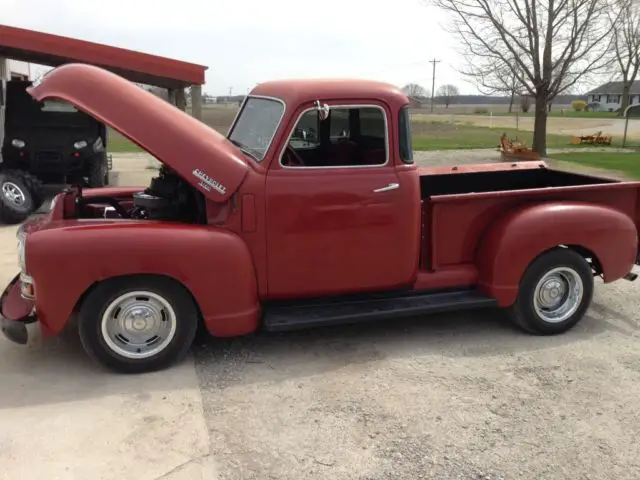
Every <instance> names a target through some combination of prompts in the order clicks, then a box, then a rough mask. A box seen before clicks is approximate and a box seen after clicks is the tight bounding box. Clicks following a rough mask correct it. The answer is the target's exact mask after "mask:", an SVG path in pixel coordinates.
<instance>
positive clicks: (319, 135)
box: [280, 106, 389, 168]
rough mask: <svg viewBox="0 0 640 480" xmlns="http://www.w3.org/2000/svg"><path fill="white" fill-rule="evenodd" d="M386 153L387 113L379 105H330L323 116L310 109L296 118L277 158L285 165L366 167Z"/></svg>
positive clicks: (384, 160) (383, 161)
mask: <svg viewBox="0 0 640 480" xmlns="http://www.w3.org/2000/svg"><path fill="white" fill-rule="evenodd" d="M388 157H389V139H388V128H387V117H386V113H385V111H384V109H382V108H381V107H378V106H337V107H331V109H330V110H329V116H328V118H327V119H326V120H320V118H319V114H318V111H317V110H316V109H315V108H314V109H309V110H307V111H305V112H304V113H303V114H302V115H301V116H300V117H299V119H298V121H297V123H296V125H295V127H294V128H293V131H292V133H291V137H290V139H289V141H288V143H287V146H286V147H285V149H284V151H283V153H282V157H281V159H280V162H281V165H283V166H285V167H301V168H304V167H316V168H317V167H365V166H380V165H385V164H386V163H387V161H388Z"/></svg>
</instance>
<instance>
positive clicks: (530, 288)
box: [509, 248, 593, 335]
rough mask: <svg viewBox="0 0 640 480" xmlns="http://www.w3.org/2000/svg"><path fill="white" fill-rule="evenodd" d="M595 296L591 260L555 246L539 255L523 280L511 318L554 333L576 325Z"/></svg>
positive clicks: (537, 331)
mask: <svg viewBox="0 0 640 480" xmlns="http://www.w3.org/2000/svg"><path fill="white" fill-rule="evenodd" d="M592 298H593V271H592V269H591V266H590V265H589V263H588V262H587V261H586V260H585V259H584V258H583V257H582V256H581V255H580V254H578V253H576V252H574V251H573V250H570V249H568V248H555V249H553V250H550V251H548V252H546V253H544V254H542V255H541V256H539V257H538V258H536V259H535V260H534V261H533V262H532V263H531V264H530V265H529V267H528V268H527V270H526V271H525V274H524V276H523V277H522V280H521V282H520V288H519V293H518V298H517V300H516V302H515V303H514V305H513V306H512V307H511V308H510V309H509V316H510V317H511V320H512V321H513V322H514V323H515V324H516V325H517V326H519V327H520V328H522V329H524V330H526V331H527V332H529V333H533V334H537V335H554V334H558V333H563V332H566V331H567V330H569V329H571V328H572V327H574V326H575V325H576V324H577V323H578V322H579V321H580V320H581V319H582V318H583V316H584V314H585V313H586V311H587V309H588V308H589V305H590V304H591V300H592Z"/></svg>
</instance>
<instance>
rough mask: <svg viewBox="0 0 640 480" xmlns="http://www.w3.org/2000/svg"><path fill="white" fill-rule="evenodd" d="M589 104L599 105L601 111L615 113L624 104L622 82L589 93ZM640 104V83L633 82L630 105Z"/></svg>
mask: <svg viewBox="0 0 640 480" xmlns="http://www.w3.org/2000/svg"><path fill="white" fill-rule="evenodd" d="M587 102H588V103H590V104H591V103H599V104H600V110H603V111H605V112H607V111H608V112H615V111H617V110H618V109H620V105H621V104H622V82H609V83H605V84H604V85H600V86H599V87H597V88H594V89H593V90H591V91H590V92H588V93H587ZM638 103H640V81H636V82H633V85H632V86H631V91H630V92H629V104H630V105H633V104H638Z"/></svg>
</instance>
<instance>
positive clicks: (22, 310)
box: [0, 275, 38, 345]
mask: <svg viewBox="0 0 640 480" xmlns="http://www.w3.org/2000/svg"><path fill="white" fill-rule="evenodd" d="M20 288H21V286H20V275H16V276H15V277H14V278H13V280H11V282H10V283H9V285H7V287H6V288H5V289H4V292H2V296H0V329H2V333H3V335H4V336H5V337H6V338H7V339H9V340H11V341H12V342H15V343H19V344H21V345H26V344H27V343H28V342H29V338H30V330H31V329H32V327H37V324H36V322H37V320H38V319H37V317H36V315H35V302H34V301H33V300H28V299H26V298H24V297H22V295H21V294H20Z"/></svg>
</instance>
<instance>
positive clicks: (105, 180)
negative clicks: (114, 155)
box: [87, 152, 109, 188]
mask: <svg viewBox="0 0 640 480" xmlns="http://www.w3.org/2000/svg"><path fill="white" fill-rule="evenodd" d="M108 184H109V166H108V162H107V152H100V153H97V154H96V155H94V156H93V157H91V158H90V159H89V180H88V182H87V186H88V187H89V188H100V187H104V186H106V185H108Z"/></svg>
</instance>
